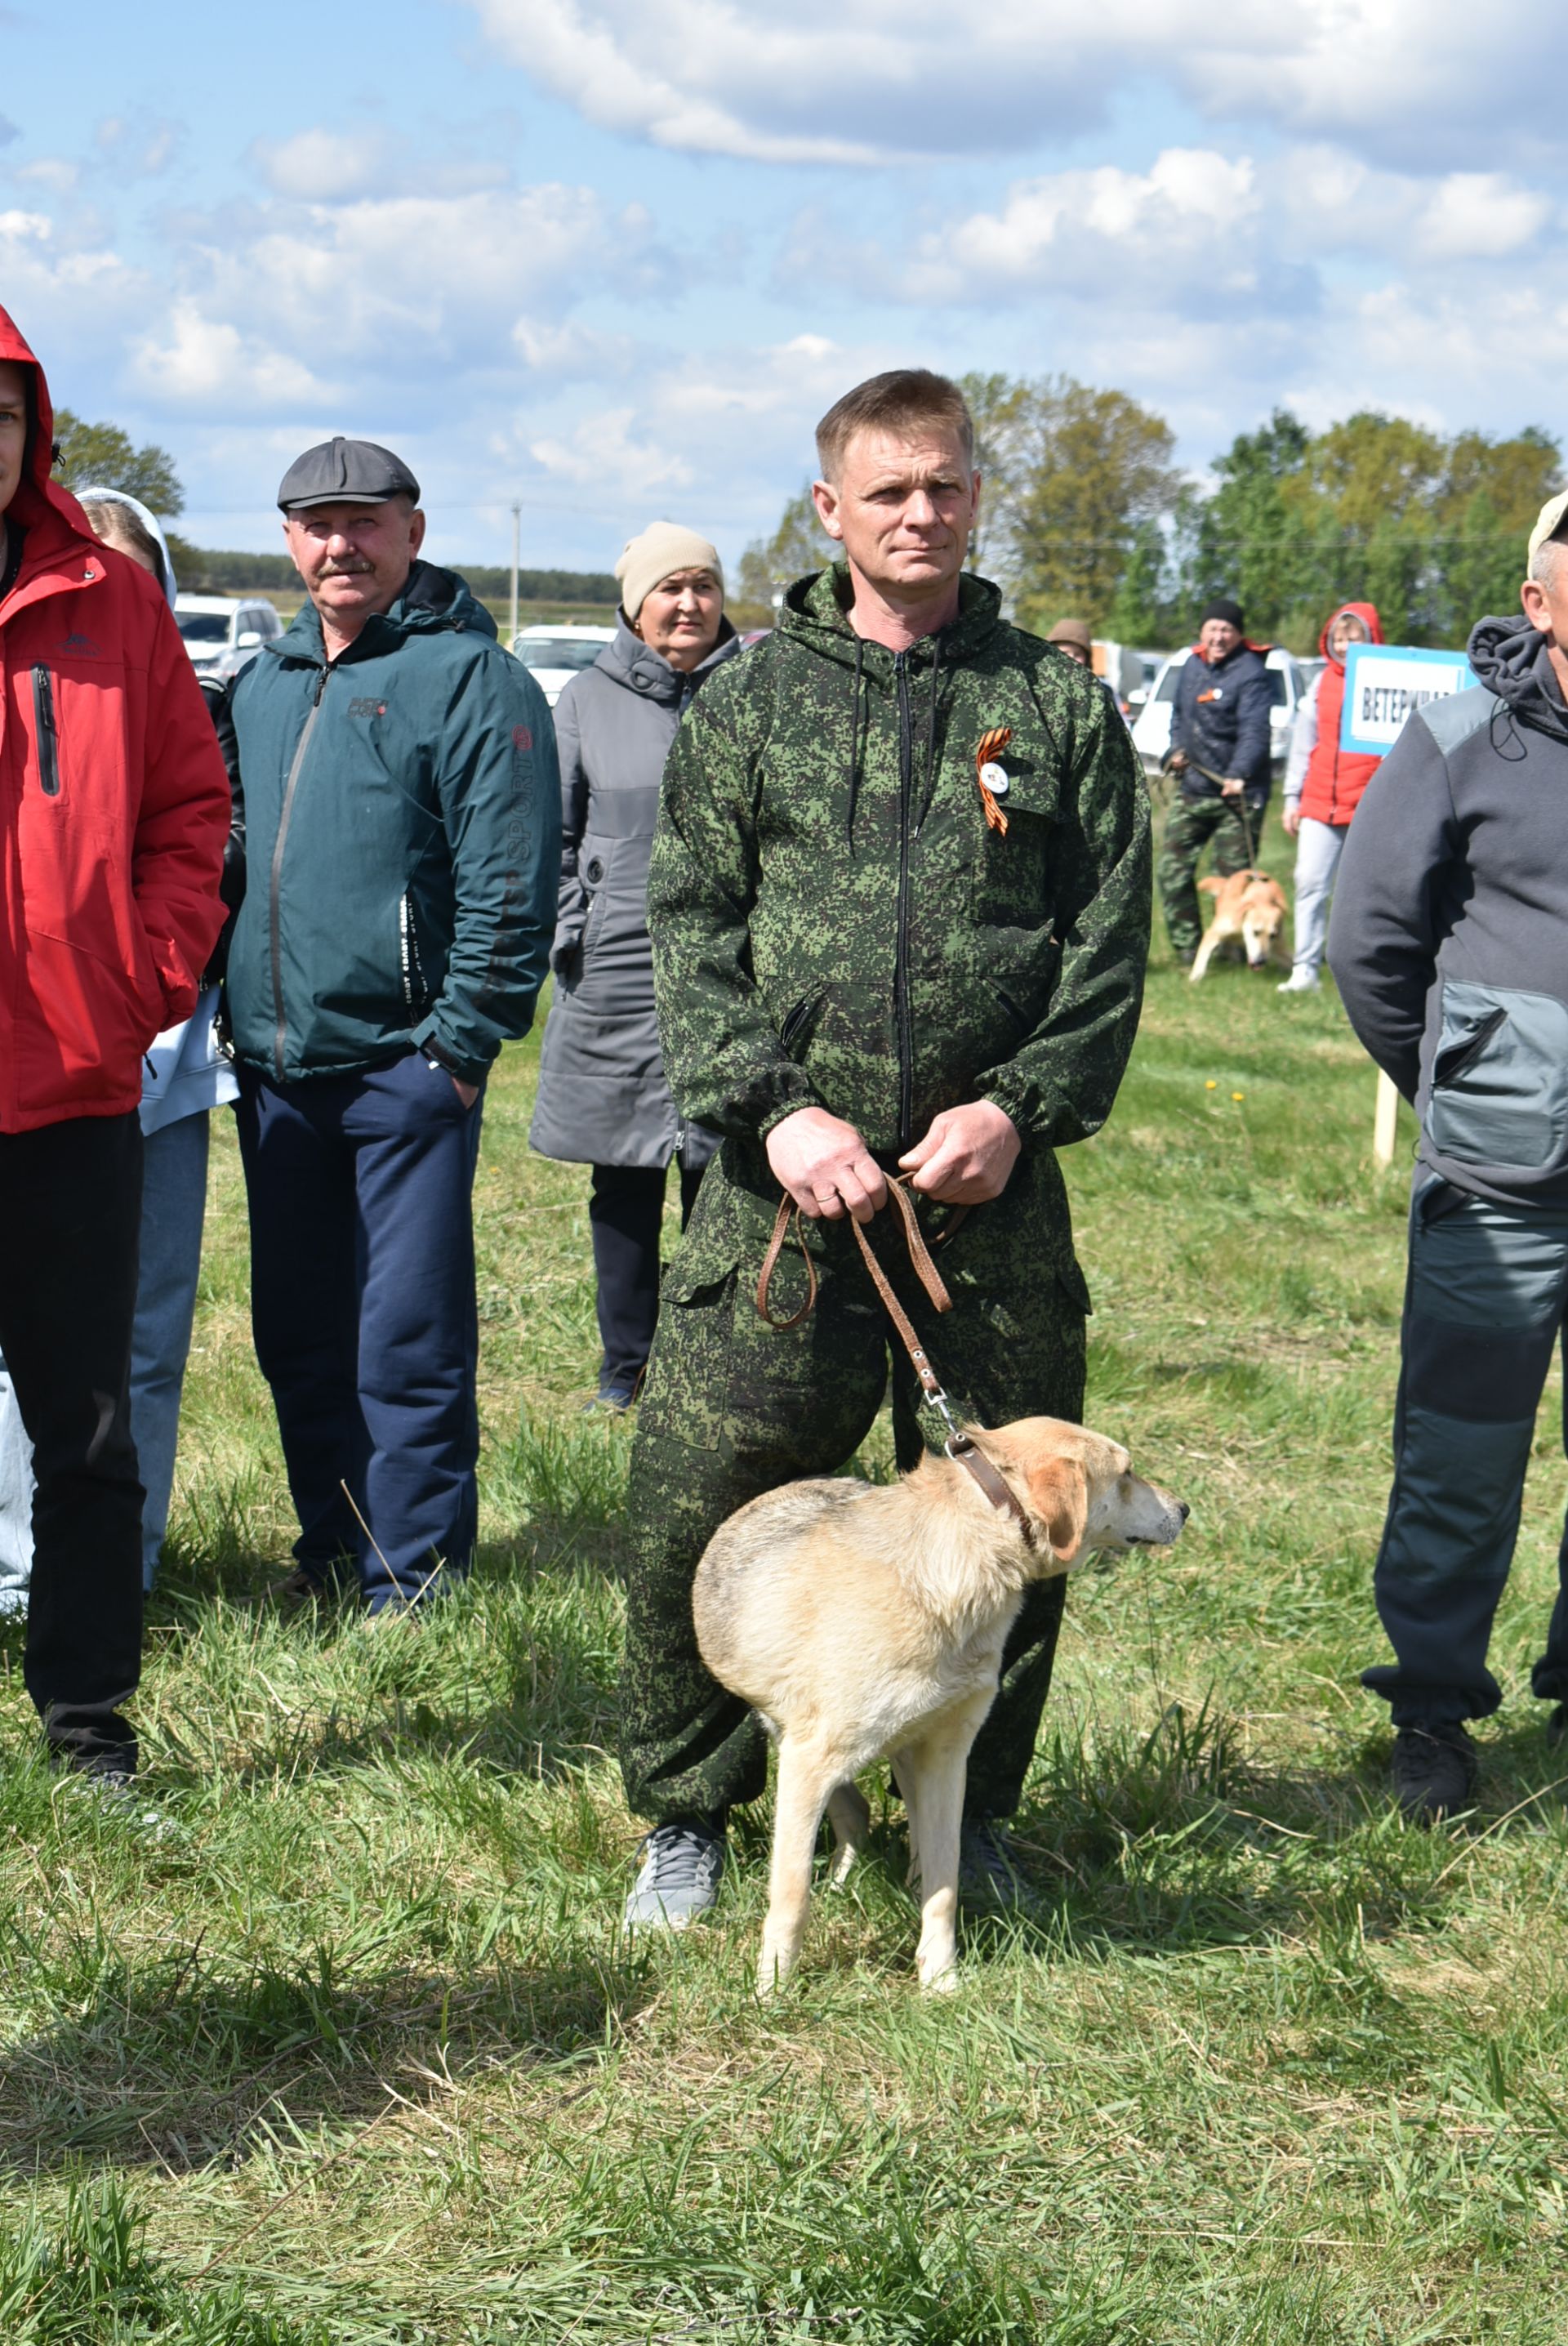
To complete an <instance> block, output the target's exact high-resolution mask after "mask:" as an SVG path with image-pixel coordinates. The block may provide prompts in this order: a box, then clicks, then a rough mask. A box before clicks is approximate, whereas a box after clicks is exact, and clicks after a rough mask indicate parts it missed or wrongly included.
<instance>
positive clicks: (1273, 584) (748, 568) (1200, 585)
mask: <svg viewBox="0 0 1568 2346" xmlns="http://www.w3.org/2000/svg"><path fill="white" fill-rule="evenodd" d="M963 388H964V391H965V393H966V394H967V396H968V399H969V403H970V405H971V407H972V410H973V413H974V418H975V425H976V433H977V441H978V445H977V451H976V453H977V456H978V460H979V463H980V467H981V470H982V472H983V474H984V476H985V495H984V499H983V505H982V509H981V524H980V527H979V529H978V530H977V531H976V533H975V539H974V545H973V546H972V550H971V559H972V563H973V565H974V566H975V567H976V568H977V569H980V570H983V571H984V572H985V573H986V574H987V576H991V577H993V578H996V579H998V580H999V581H1000V582H1001V583H1002V585H1003V587H1004V588H1005V590H1006V592H1007V596H1008V599H1009V604H1010V607H1011V608H1012V609H1013V611H1014V613H1015V614H1016V615H1017V617H1018V618H1019V619H1020V620H1021V621H1022V622H1023V625H1024V626H1025V627H1039V628H1044V627H1049V626H1050V625H1051V623H1052V621H1053V620H1054V619H1057V618H1060V617H1063V616H1064V615H1065V614H1067V613H1072V614H1073V615H1074V617H1081V618H1086V619H1088V620H1089V621H1090V622H1091V623H1092V624H1093V625H1094V627H1095V628H1096V630H1097V631H1099V632H1100V633H1103V634H1105V635H1109V636H1114V637H1117V638H1118V639H1119V640H1120V641H1122V642H1124V643H1134V644H1147V645H1159V644H1168V643H1175V642H1179V641H1180V640H1181V639H1182V638H1183V637H1186V636H1189V635H1190V634H1191V632H1192V630H1193V627H1194V626H1195V623H1196V617H1197V614H1198V612H1199V611H1200V610H1201V609H1202V607H1203V606H1204V604H1205V603H1206V602H1207V600H1208V599H1209V597H1211V596H1214V595H1221V594H1223V595H1232V596H1234V597H1236V598H1237V601H1238V602H1239V603H1240V604H1241V606H1242V607H1243V609H1244V610H1245V612H1246V614H1247V627H1248V628H1249V630H1250V631H1251V633H1252V634H1253V635H1254V636H1256V637H1268V638H1269V639H1270V640H1272V641H1275V642H1278V643H1284V644H1288V645H1289V646H1290V647H1291V648H1292V649H1294V650H1297V651H1309V650H1311V649H1312V648H1314V646H1315V644H1316V641H1317V637H1318V630H1319V627H1320V626H1321V624H1322V621H1323V618H1324V616H1325V614H1326V613H1327V612H1328V611H1329V609H1330V608H1331V607H1332V606H1333V605H1334V604H1336V603H1338V602H1342V601H1344V600H1346V599H1347V598H1349V597H1354V598H1355V599H1357V600H1358V601H1369V602H1373V603H1376V605H1377V606H1378V608H1379V610H1380V613H1381V614H1382V619H1383V627H1384V630H1385V632H1386V633H1387V634H1388V636H1389V637H1390V638H1391V639H1392V640H1394V641H1397V642H1400V643H1410V644H1452V643H1462V642H1463V640H1464V638H1465V637H1466V635H1467V634H1468V633H1469V631H1470V627H1471V623H1472V621H1474V620H1475V619H1476V618H1478V617H1480V616H1481V613H1482V612H1483V611H1496V610H1507V609H1512V607H1513V604H1514V601H1515V598H1516V596H1517V591H1518V585H1519V578H1520V573H1521V570H1522V559H1523V547H1524V541H1525V538H1526V536H1527V535H1528V534H1529V530H1530V525H1531V524H1532V522H1533V520H1534V518H1535V515H1536V514H1537V512H1538V511H1539V509H1540V507H1541V505H1543V503H1544V501H1545V499H1546V498H1547V497H1548V496H1550V495H1552V494H1553V490H1554V489H1555V488H1556V487H1558V486H1559V485H1560V484H1561V480H1562V470H1563V457H1562V451H1561V449H1560V447H1559V445H1558V444H1557V442H1556V440H1554V439H1553V436H1552V434H1551V433H1548V432H1543V431H1541V430H1539V429H1537V428H1536V427H1534V426H1530V427H1528V428H1527V429H1526V430H1524V431H1522V432H1519V433H1514V434H1513V436H1512V438H1508V439H1492V438H1489V437H1488V435H1487V434H1486V433H1481V432H1459V433H1454V434H1452V436H1451V437H1448V438H1445V437H1444V436H1443V435H1442V434H1441V433H1436V432H1431V431H1428V430H1427V429H1426V428H1425V426H1424V425H1421V424H1419V423H1409V422H1407V421H1406V420H1405V419H1404V418H1403V417H1402V416H1397V415H1378V414H1373V413H1360V414H1357V415H1351V416H1348V417H1347V418H1346V419H1345V421H1344V422H1343V423H1333V424H1330V425H1329V428H1328V430H1327V431H1324V432H1319V433H1312V432H1309V431H1308V428H1307V426H1306V425H1305V424H1304V423H1302V422H1301V421H1300V419H1299V418H1298V417H1297V416H1295V415H1292V414H1291V413H1289V411H1288V409H1285V408H1277V409H1276V410H1275V413H1273V415H1272V416H1270V418H1269V420H1268V423H1265V424H1263V425H1262V426H1261V427H1260V428H1259V429H1258V430H1257V431H1256V432H1243V433H1238V434H1237V437H1236V439H1234V440H1233V441H1232V442H1231V444H1230V446H1229V447H1228V448H1227V450H1226V452H1225V454H1223V455H1221V456H1217V457H1216V459H1215V460H1214V463H1213V464H1212V466H1211V468H1210V477H1209V479H1208V480H1207V481H1204V482H1198V481H1195V480H1193V479H1192V478H1191V477H1190V476H1189V475H1187V474H1184V473H1183V472H1182V471H1181V470H1180V469H1179V467H1178V466H1177V465H1176V461H1175V449H1176V438H1175V434H1174V433H1172V431H1171V428H1170V426H1169V425H1168V424H1167V423H1166V422H1165V420H1164V418H1163V417H1161V416H1158V415H1156V414H1155V413H1153V411H1152V410H1151V409H1149V408H1146V407H1144V406H1142V405H1140V403H1138V401H1136V400H1135V399H1132V398H1129V397H1128V395H1127V393H1125V392H1122V391H1104V390H1096V389H1095V388H1094V387H1093V386H1092V385H1091V384H1088V383H1082V382H1075V381H1074V378H1073V377H1072V376H1071V375H1042V376H1037V377H1033V378H1031V377H1024V376H1013V375H1004V374H971V375H966V376H965V377H964V378H963ZM56 438H57V439H58V441H59V444H60V452H61V462H60V474H61V477H62V478H63V479H64V480H65V481H66V484H68V485H71V486H74V487H81V486H83V485H85V484H87V483H88V482H90V481H98V482H101V483H103V484H105V485H106V486H108V487H111V488H118V489H126V490H128V491H129V492H130V494H131V495H133V496H138V497H140V498H141V499H142V501H143V503H144V504H145V505H149V506H150V507H151V509H152V510H153V512H155V513H156V514H158V515H159V517H160V518H161V519H165V520H168V519H169V518H172V517H173V516H175V515H178V513H179V512H180V511H181V509H182V507H183V505H184V502H185V501H184V496H183V495H182V492H181V489H180V485H179V481H178V477H177V475H176V473H175V468H174V463H173V459H172V458H171V457H170V456H169V455H168V452H167V451H166V450H165V449H162V448H158V447H155V446H153V445H151V444H148V445H147V446H145V447H141V448H137V447H136V446H135V445H134V444H133V443H132V442H131V440H130V438H129V436H128V434H127V433H124V432H122V431H121V430H120V429H119V427H118V426H117V425H116V424H112V423H84V422H83V421H82V420H81V419H80V418H79V417H77V416H76V415H74V414H72V413H71V412H70V411H69V409H62V410H61V411H60V413H59V414H58V415H57V416H56ZM169 543H170V546H171V549H172V551H173V554H174V558H175V566H176V568H177V570H178V572H179V573H180V575H181V576H182V577H184V578H186V579H188V581H189V582H190V583H191V584H192V585H195V584H196V583H197V582H198V581H200V582H202V583H203V584H207V583H210V584H211V585H212V586H229V585H243V586H259V585H260V584H262V583H264V582H263V581H262V579H261V578H260V577H259V576H251V575H249V573H248V574H247V575H246V576H244V577H243V578H240V576H239V570H241V569H245V568H246V566H247V565H249V569H250V570H251V571H254V570H255V569H256V567H257V566H258V565H259V564H261V563H264V562H265V561H266V560H267V557H266V556H208V555H205V554H203V553H201V552H200V551H199V549H197V548H196V547H194V546H188V545H186V544H185V543H184V542H183V540H181V539H178V538H176V537H174V536H172V535H171V536H170V541H169ZM834 551H835V549H834V547H833V546H831V544H830V541H829V540H828V539H827V538H826V537H824V536H823V535H822V533H821V531H820V528H819V527H818V525H817V515H816V510H815V508H814V506H813V505H812V503H811V495H810V491H809V489H802V490H801V491H800V492H799V495H796V496H794V497H791V498H790V500H789V504H788V505H786V506H785V508H784V512H783V515H782V516H781V518H780V521H779V526H778V528H777V529H776V530H775V531H774V533H773V535H771V537H769V538H766V539H759V540H758V541H756V543H754V544H753V545H751V546H748V547H747V549H746V552H745V554H744V556H742V558H741V564H740V570H739V576H738V579H737V580H736V582H735V593H734V595H733V597H732V607H733V608H734V610H735V613H736V616H737V617H738V618H740V619H742V620H743V621H745V620H748V619H749V620H755V621H762V620H765V619H766V618H768V617H769V616H770V615H771V606H772V601H773V597H774V595H775V593H776V592H777V591H778V589H779V587H780V586H784V585H787V584H788V583H789V580H790V579H792V578H799V576H801V574H802V573H803V572H805V571H808V570H815V569H819V568H820V566H821V565H822V564H823V563H824V562H825V561H827V560H830V558H831V556H832V554H833V552H834ZM273 559H274V561H275V562H276V563H277V565H278V566H279V573H280V579H279V583H280V584H286V585H291V584H292V579H293V573H292V570H291V567H290V566H288V565H287V563H286V562H285V559H284V557H283V556H275V557H273ZM219 569H221V570H222V573H223V575H222V576H219V575H218V572H219ZM470 576H471V579H472V581H473V584H474V586H475V589H476V591H477V592H479V593H486V592H492V591H494V593H497V594H499V593H501V592H503V591H504V585H503V583H501V582H503V581H504V577H505V574H504V572H502V571H501V570H494V571H488V570H487V571H484V572H483V573H481V572H473V573H471V574H470ZM523 591H524V595H525V596H528V595H533V594H537V595H543V596H545V597H561V596H564V595H565V596H574V595H575V597H576V599H578V600H581V601H585V602H591V601H599V600H603V601H606V602H608V601H612V600H613V599H614V597H615V593H616V587H615V582H614V580H613V579H611V578H609V577H607V576H604V577H601V576H598V575H597V574H595V575H594V576H592V577H591V578H590V577H587V576H578V574H576V573H566V572H556V571H550V572H536V573H535V572H529V573H528V574H526V578H525V580H524V582H523Z"/></svg>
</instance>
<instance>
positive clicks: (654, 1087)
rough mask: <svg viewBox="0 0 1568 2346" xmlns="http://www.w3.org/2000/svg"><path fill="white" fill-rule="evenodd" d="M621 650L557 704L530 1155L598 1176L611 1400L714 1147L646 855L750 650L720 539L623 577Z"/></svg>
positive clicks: (652, 545)
mask: <svg viewBox="0 0 1568 2346" xmlns="http://www.w3.org/2000/svg"><path fill="white" fill-rule="evenodd" d="M616 577H617V578H618V579H619V580H620V582H621V607H620V611H619V613H618V614H617V624H616V639H615V642H614V643H613V644H606V647H605V648H604V650H603V651H602V652H601V653H600V654H599V657H598V658H597V659H596V661H595V663H594V665H593V667H592V668H585V669H583V670H581V671H580V672H579V673H578V674H577V675H575V676H574V677H573V678H571V680H570V681H569V682H568V683H567V685H566V687H565V690H564V691H563V692H562V694H561V698H560V699H559V700H558V701H557V703H556V705H555V743H556V748H557V750H558V751H559V753H560V760H561V816H562V821H561V831H562V840H561V851H562V852H561V897H560V905H559V911H558V913H557V920H556V929H555V945H554V948H553V949H552V952H551V955H550V962H551V966H552V968H553V969H554V971H555V998H554V1000H553V1001H552V1003H551V1005H550V1015H549V1019H548V1022H547V1023H546V1025H545V1042H544V1048H543V1050H542V1053H541V1056H540V1065H539V1096H538V1100H537V1103H536V1105H535V1110H534V1121H533V1125H532V1127H531V1128H530V1131H529V1138H530V1139H531V1141H532V1142H533V1144H534V1147H535V1148H536V1149H538V1150H539V1152H540V1154H541V1155H542V1156H545V1157H555V1158H564V1159H565V1160H566V1161H567V1162H568V1163H570V1164H576V1165H591V1166H592V1167H593V1168H594V1172H593V1188H592V1192H591V1195H590V1198H589V1203H588V1219H589V1225H590V1228H591V1229H592V1232H593V1241H594V1269H595V1272H596V1280H597V1303H598V1319H599V1341H600V1344H601V1347H602V1357H601V1360H600V1363H599V1380H598V1392H597V1396H596V1401H595V1402H593V1403H589V1406H590V1407H591V1408H592V1407H599V1408H605V1409H625V1408H626V1407H627V1405H628V1404H629V1403H631V1402H632V1401H633V1400H634V1399H635V1398H636V1391H637V1386H638V1384H639V1382H640V1380H641V1377H642V1372H643V1369H644V1367H645V1365H646V1363H647V1356H648V1348H649V1346H650V1345H651V1343H652V1342H653V1331H654V1322H655V1320H656V1319H657V1313H658V1268H659V1230H660V1225H661V1222H662V1219H663V1215H664V1192H665V1177H666V1172H667V1168H668V1165H669V1162H670V1159H671V1158H672V1157H675V1158H678V1160H679V1165H680V1188H681V1218H682V1220H683V1221H684V1220H685V1218H686V1216H687V1214H688V1213H689V1212H690V1210H691V1206H692V1202H693V1200H694V1199H695V1198H696V1196H697V1183H698V1181H699V1180H700V1179H701V1177H702V1168H703V1167H704V1166H705V1165H706V1164H707V1162H708V1158H709V1157H710V1156H711V1155H712V1153H713V1150H714V1148H715V1147H716V1146H717V1143H716V1142H715V1140H714V1138H713V1136H712V1135H711V1134H710V1133H706V1132H703V1131H702V1130H701V1129H700V1128H699V1127H696V1126H689V1125H688V1126H684V1127H683V1126H682V1125H681V1123H680V1120H679V1118H678V1117H677V1114H676V1109H675V1103H674V1101H673V1100H672V1099H671V1098H670V1096H669V1086H667V1083H666V1082H665V1079H664V1067H663V1065H662V1062H661V1060H660V1057H659V1045H658V1022H657V1017H656V1015H655V1012H654V993H653V954H652V948H651V947H650V945H649V943H648V935H647V872H648V856H649V853H650V852H651V850H652V846H653V832H654V821H655V818H656V817H657V813H658V795H659V780H660V777H661V776H662V774H663V772H664V761H665V754H666V752H667V750H668V748H669V745H670V743H671V741H672V740H673V739H675V732H676V728H677V725H678V724H679V722H680V720H681V718H682V717H683V715H684V714H685V712H686V710H687V707H688V706H689V705H690V702H691V699H692V697H693V695H694V694H695V693H696V692H697V691H698V690H699V689H700V688H701V687H702V685H703V683H704V682H705V681H706V679H707V678H708V676H709V675H710V674H711V673H712V671H713V669H714V668H717V667H718V666H719V665H720V663H721V662H722V661H724V660H727V659H729V658H733V656H734V654H735V653H737V652H738V650H739V649H740V641H739V638H738V636H737V635H736V633H735V630H734V628H733V627H731V626H730V624H729V622H728V619H727V618H726V617H725V616H724V572H723V570H722V568H721V567H720V565H719V560H718V554H717V553H716V551H715V550H714V548H713V547H712V546H710V545H709V544H708V540H707V538H705V537H699V536H698V535H697V532H696V531H695V530H690V529H683V528H681V527H679V526H678V525H677V524H676V523H674V522H667V521H658V522H655V523H654V524H653V525H652V526H651V527H650V528H647V529H645V530H644V531H643V532H642V533H641V535H638V536H636V537H634V538H632V539H630V540H629V541H628V543H627V545H626V549H625V551H624V552H623V553H622V556H621V558H620V560H619V561H618V562H617V563H616Z"/></svg>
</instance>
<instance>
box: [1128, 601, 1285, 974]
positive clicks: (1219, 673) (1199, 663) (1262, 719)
mask: <svg viewBox="0 0 1568 2346" xmlns="http://www.w3.org/2000/svg"><path fill="white" fill-rule="evenodd" d="M1269 706H1270V700H1269V683H1268V665H1267V663H1266V661H1265V659H1264V657H1263V654H1262V653H1261V652H1260V651H1257V650H1255V649H1254V648H1253V646H1252V645H1251V644H1249V643H1248V642H1247V638H1246V636H1245V634H1244V632H1243V621H1242V616H1241V606H1240V605H1239V604H1238V603H1232V602H1229V601H1227V599H1226V598H1225V597H1223V596H1221V597H1218V598H1217V600H1216V601H1214V602H1212V603H1210V604H1209V605H1208V606H1207V609H1206V610H1205V611H1204V614H1203V617H1202V619H1201V621H1200V622H1199V625H1198V636H1197V642H1196V644H1195V645H1194V647H1193V648H1192V650H1191V651H1190V652H1189V653H1188V655H1187V657H1186V659H1185V660H1184V661H1183V662H1182V665H1181V667H1180V668H1179V669H1178V670H1177V671H1176V705H1175V708H1174V709H1172V712H1171V746H1170V754H1169V756H1168V757H1167V759H1166V765H1167V766H1168V768H1169V770H1170V771H1171V772H1172V773H1174V774H1175V775H1176V778H1177V783H1178V788H1177V793H1176V800H1175V801H1174V803H1173V805H1172V807H1171V811H1170V813H1169V815H1168V817H1167V818H1166V835H1165V838H1164V840H1163V841H1162V842H1161V846H1160V860H1159V867H1158V871H1157V873H1156V878H1157V880H1158V882H1159V891H1160V904H1161V907H1162V909H1163V911H1164V913H1165V916H1166V934H1167V935H1168V936H1169V938H1170V941H1171V944H1172V946H1173V948H1174V949H1175V952H1176V959H1177V960H1178V961H1181V962H1187V963H1190V962H1192V961H1194V960H1195V959H1196V955H1197V948H1198V944H1199V942H1200V941H1201V939H1202V936H1203V932H1204V928H1205V926H1206V923H1205V922H1204V920H1203V919H1202V917H1201V915H1200V913H1199V912H1198V908H1197V865H1198V858H1199V857H1200V856H1201V855H1202V853H1203V851H1204V849H1205V848H1206V847H1207V845H1208V843H1209V841H1211V840H1212V841H1213V842H1214V868H1215V870H1216V871H1217V872H1218V873H1219V875H1220V877H1221V878H1222V879H1228V877H1229V876H1230V874H1231V873H1232V872H1246V871H1248V870H1249V869H1251V868H1252V866H1254V865H1255V864H1256V863H1257V850H1258V845H1259V842H1260V841H1261V840H1262V837H1263V817H1264V813H1265V811H1266V809H1267V808H1268V783H1269V758H1270V754H1271V753H1270V749H1269V742H1270V734H1269V729H1268V710H1269ZM1200 769H1207V770H1200Z"/></svg>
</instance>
